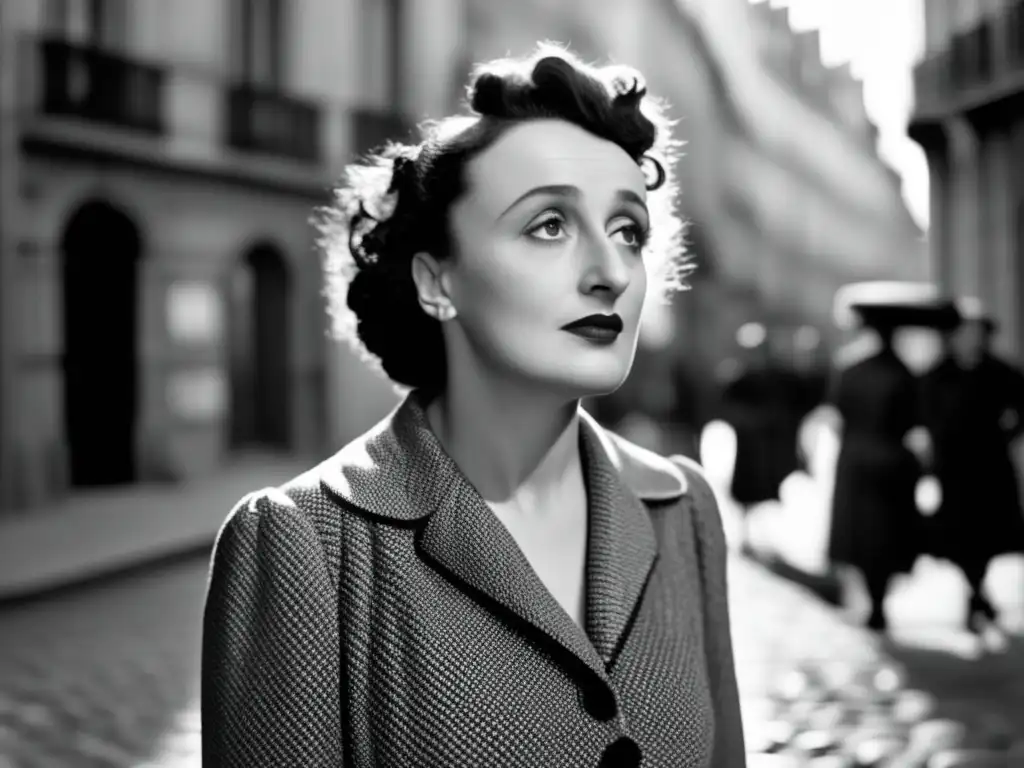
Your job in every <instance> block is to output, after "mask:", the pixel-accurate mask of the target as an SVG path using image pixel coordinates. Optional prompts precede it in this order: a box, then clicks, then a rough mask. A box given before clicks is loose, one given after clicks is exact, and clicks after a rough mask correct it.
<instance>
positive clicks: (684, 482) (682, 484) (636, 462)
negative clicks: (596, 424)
mask: <svg viewBox="0 0 1024 768" xmlns="http://www.w3.org/2000/svg"><path fill="white" fill-rule="evenodd" d="M605 434H606V435H607V436H608V439H609V442H610V443H611V447H612V448H613V451H614V454H615V455H614V456H613V461H614V462H615V463H616V464H617V465H618V467H619V472H620V474H621V477H622V480H623V482H624V483H625V484H626V485H627V486H628V487H629V488H630V490H632V491H633V493H635V494H636V495H637V496H638V497H639V498H640V499H643V500H644V501H673V500H675V499H678V498H681V497H682V496H685V495H686V494H687V493H688V492H689V490H690V487H689V480H688V475H687V472H686V471H684V470H683V469H682V468H681V467H680V466H679V465H677V464H676V463H675V462H674V461H672V460H671V459H668V458H666V457H664V456H662V455H661V454H658V453H655V452H654V451H651V450H649V449H647V448H643V447H641V446H639V445H637V444H636V443H634V442H632V441H630V440H627V439H626V438H624V437H622V436H621V435H618V434H616V433H614V432H611V431H607V430H606V431H605Z"/></svg>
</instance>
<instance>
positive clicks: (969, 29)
mask: <svg viewBox="0 0 1024 768" xmlns="http://www.w3.org/2000/svg"><path fill="white" fill-rule="evenodd" d="M1022 29H1024V6H1022V5H1021V4H1020V3H1017V2H1009V1H1008V0H986V1H985V2H982V1H981V0H959V1H958V2H955V3H952V2H947V3H939V2H934V3H933V2H929V3H926V4H925V57H924V60H923V61H922V62H921V63H920V64H919V65H918V66H917V68H916V70H915V73H914V77H915V94H916V106H915V110H914V114H913V117H912V120H911V124H910V129H909V132H910V135H911V137H913V138H914V140H915V141H917V142H918V143H919V144H920V145H921V147H922V148H923V149H924V151H925V153H926V154H927V157H928V167H929V170H930V176H931V197H930V205H931V215H930V218H931V235H930V245H931V258H932V261H933V264H934V271H935V273H936V275H937V278H938V280H939V282H940V284H941V285H942V286H943V288H944V289H945V290H947V291H949V292H950V293H954V294H970V295H975V296H978V297H979V298H981V299H982V300H983V301H984V302H985V304H986V305H987V307H988V308H989V309H990V310H991V311H992V312H993V313H994V314H995V316H996V317H997V318H998V319H999V321H1000V325H1001V326H1002V331H1001V333H1000V334H999V337H998V344H999V345H1000V346H1001V347H1002V351H1003V352H1004V353H1007V354H1010V355H1013V356H1015V357H1016V358H1017V360H1018V361H1024V176H1022V174H1021V173H1020V167H1021V163H1022V161H1024V36H1022V35H1021V30H1022Z"/></svg>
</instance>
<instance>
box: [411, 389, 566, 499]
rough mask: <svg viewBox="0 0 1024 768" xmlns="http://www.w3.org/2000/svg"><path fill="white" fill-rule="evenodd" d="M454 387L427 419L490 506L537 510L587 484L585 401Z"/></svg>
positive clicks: (435, 403) (430, 409)
mask: <svg viewBox="0 0 1024 768" xmlns="http://www.w3.org/2000/svg"><path fill="white" fill-rule="evenodd" d="M449 381H450V383H449V386H448V388H447V390H446V391H445V392H444V393H442V394H440V395H439V396H438V397H436V398H435V399H434V400H433V401H432V402H431V403H430V404H429V405H428V406H427V418H428V421H429V422H430V425H431V428H432V429H433V430H434V433H435V434H436V435H437V437H438V440H439V441H440V442H441V445H442V446H443V447H444V449H445V450H446V451H447V452H448V454H449V455H450V456H451V457H452V459H454V461H455V463H456V464H458V466H459V469H461V470H462V472H463V474H465V475H466V477H467V478H468V479H469V481H470V482H471V483H472V484H473V486H474V487H475V488H476V489H477V491H479V493H480V495H481V496H482V497H483V498H484V500H486V501H487V502H489V503H492V504H507V503H511V504H512V505H516V504H517V502H524V504H526V505H528V506H530V507H533V506H535V505H536V504H538V503H543V501H544V500H546V499H550V498H552V497H554V496H560V495H561V494H562V492H563V491H565V490H566V488H567V487H568V486H570V485H571V484H572V483H573V482H574V481H578V480H579V479H580V478H582V471H581V461H580V455H579V415H578V407H579V403H578V401H575V400H574V401H571V402H568V403H566V402H565V401H564V400H563V401H558V400H557V399H554V398H547V397H544V396H543V395H538V394H537V392H536V391H533V392H530V391H524V390H523V389H520V388H516V387H510V386H500V385H499V386H495V385H492V384H488V385H487V386H480V385H478V384H477V385H468V384H461V385H460V383H459V382H458V381H451V380H449Z"/></svg>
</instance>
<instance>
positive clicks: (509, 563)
mask: <svg viewBox="0 0 1024 768" xmlns="http://www.w3.org/2000/svg"><path fill="white" fill-rule="evenodd" d="M470 103H471V106H472V108H473V111H474V113H473V114H471V115H469V116H466V117H459V118H451V119H448V120H445V121H442V122H440V123H437V124H435V125H432V126H429V127H428V128H427V130H426V135H425V137H424V139H423V141H422V142H421V143H420V144H418V145H416V146H411V147H409V146H391V147H390V148H388V149H386V150H385V151H383V152H382V153H381V154H379V155H377V156H375V158H374V159H373V161H372V162H370V163H368V164H366V165H361V166H356V167H353V168H351V169H350V171H349V173H348V176H347V184H346V185H345V186H344V187H343V188H342V189H341V190H340V191H339V192H338V195H337V199H336V203H335V205H334V206H333V207H332V208H331V209H330V210H328V211H327V212H326V215H325V216H324V218H323V221H322V231H323V232H324V245H325V248H326V253H327V258H326V267H327V272H328V275H329V278H330V282H329V286H330V290H329V300H330V308H331V311H332V314H333V316H334V319H335V321H336V324H337V328H338V330H339V332H340V334H341V335H342V336H344V337H347V338H348V339H349V340H351V341H353V343H355V344H356V345H357V348H359V349H361V350H363V351H364V352H366V353H367V354H368V355H369V356H371V357H370V359H374V360H377V361H379V364H380V366H381V367H382V368H383V370H384V371H385V372H386V373H387V375H388V376H389V377H390V378H391V379H392V381H393V382H395V383H396V384H398V385H402V386H404V387H408V388H411V393H410V394H408V396H407V397H406V399H405V400H404V401H403V402H402V403H401V405H400V406H399V407H398V408H397V409H396V410H395V411H394V412H393V413H392V414H391V415H390V416H388V417H387V418H386V419H384V420H383V421H382V422H381V423H380V424H379V425H378V426H377V427H375V428H374V429H372V430H371V431H370V432H369V433H367V434H366V435H364V436H363V437H361V438H358V439H357V440H355V441H354V442H352V443H351V444H349V445H348V446H346V447H345V448H343V449H342V450H341V452H340V453H338V454H337V455H335V456H334V457H332V458H330V459H328V460H327V461H325V462H324V463H323V464H321V465H320V466H318V467H316V468H315V469H313V470H311V471H310V472H308V473H306V474H305V475H303V476H301V477H299V478H297V479H296V480H294V481H292V482H290V483H289V484H287V485H285V486H284V487H282V488H279V489H268V490H263V491H259V492H256V493H253V494H251V495H249V496H247V497H246V498H244V499H243V500H241V501H240V502H239V504H238V505H237V507H236V508H235V510H234V511H233V512H232V513H231V515H230V517H229V518H228V520H227V522H226V523H225V525H224V528H223V530H222V532H221V534H220V536H219V539H218V542H217V545H216V550H215V554H214V558H213V564H212V573H211V580H210V586H209V592H208V596H207V603H206V612H205V623H204V641H203V689H202V712H203V755H204V765H206V766H255V765H273V766H304V768H311V767H312V766H328V765H329V766H335V765H353V766H377V765H379V766H395V767H398V766H414V765H415V766H419V765H423V766H506V767H509V766H530V767H531V768H533V767H534V766H563V765H564V766H579V765H606V766H630V765H632V766H639V765H644V766H650V767H652V768H653V767H654V766H666V767H667V766H679V765H689V766H722V767H723V768H725V767H726V766H728V768H734V767H735V766H742V765H743V764H744V748H743V738H742V731H741V726H740V714H739V705H738V699H737V689H736V681H735V674H734V670H733V657H732V645H731V640H730V635H729V626H728V614H727V603H726V588H725V548H724V540H723V535H722V529H721V524H720V520H719V518H718V512H717V508H716V506H715V502H714V499H713V496H712V494H711V492H710V491H709V489H708V486H707V484H706V483H705V481H704V479H703V477H702V476H701V474H700V472H699V470H698V469H697V468H696V467H694V466H693V465H692V464H690V463H687V462H686V461H685V460H678V461H670V460H666V459H663V458H661V457H659V456H657V455H655V454H652V453H649V452H647V451H644V450H642V449H640V448H638V447H636V446H634V445H632V444H630V443H627V442H625V441H624V440H622V439H621V438H618V437H616V436H615V435H613V434H611V433H608V432H605V431H604V430H603V429H602V428H601V427H599V426H598V425H597V424H596V423H595V422H594V421H593V420H592V419H591V418H590V417H588V416H587V415H586V413H584V412H583V411H582V410H581V409H580V407H579V401H580V399H581V398H582V397H586V396H592V395H597V394H603V393H606V392H609V391H612V390H614V389H615V388H617V387H618V386H619V385H621V384H622V382H623V380H624V379H625V377H626V375H627V374H628V373H629V369H630V365H631V363H632V360H633V356H634V352H635V349H636V343H637V331H638V325H639V322H640V314H641V309H642V306H643V303H644V298H645V295H646V294H647V293H648V273H649V274H650V276H651V280H652V287H653V288H654V289H655V290H660V289H663V288H667V287H674V286H677V285H678V282H679V278H680V276H681V275H682V273H683V272H684V270H683V269H682V268H681V266H682V265H681V264H680V259H679V258H678V255H677V254H678V249H673V245H674V243H676V242H677V241H678V235H679V222H678V220H677V219H676V218H675V217H674V215H673V214H672V199H671V190H672V184H671V180H670V177H669V173H668V171H669V169H670V168H671V165H670V162H671V160H672V157H671V152H672V150H673V147H674V145H673V144H672V143H671V142H670V140H669V137H668V133H667V129H666V123H665V121H664V119H663V118H662V117H661V115H660V113H659V111H658V109H657V107H656V105H655V104H652V103H651V101H650V99H645V90H644V87H643V85H642V84H641V83H640V80H639V78H638V76H637V75H636V74H635V73H633V72H632V71H631V70H629V69H624V68H614V69H612V68H603V69H596V68H592V67H588V66H584V65H583V64H581V63H580V62H579V61H577V60H576V59H575V58H573V57H571V56H570V55H569V54H567V53H565V52H562V51H560V50H558V49H554V48H550V47H545V48H541V49H540V50H539V51H538V52H537V53H536V55H534V56H533V57H531V58H529V59H527V60H506V61H498V62H493V63H491V64H488V65H485V66H482V67H480V68H479V69H478V71H477V72H476V73H475V77H474V79H473V81H472V85H471V87H470ZM644 168H651V169H653V176H654V178H653V179H650V178H647V177H646V176H645V173H644ZM652 225H653V226H655V227H657V228H658V229H657V230H653V229H652Z"/></svg>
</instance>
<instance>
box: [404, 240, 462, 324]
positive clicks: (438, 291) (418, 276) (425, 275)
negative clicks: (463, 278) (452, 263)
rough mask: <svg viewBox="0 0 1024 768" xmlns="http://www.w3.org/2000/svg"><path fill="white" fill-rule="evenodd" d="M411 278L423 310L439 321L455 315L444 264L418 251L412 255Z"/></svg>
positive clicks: (424, 252)
mask: <svg viewBox="0 0 1024 768" xmlns="http://www.w3.org/2000/svg"><path fill="white" fill-rule="evenodd" d="M412 280H413V283H415V284H416V293H417V296H418V298H419V302H420V307H421V308H422V309H423V311H424V312H426V313H427V314H428V315H429V316H430V317H432V318H434V319H435V320H438V321H440V322H444V321H446V320H451V319H452V318H454V317H455V306H454V305H453V304H452V301H451V292H450V291H449V276H448V270H447V269H446V264H444V263H441V262H440V261H438V260H437V259H435V258H434V257H433V256H432V255H431V254H429V253H427V252H426V251H420V252H418V253H416V254H415V255H414V256H413V257H412Z"/></svg>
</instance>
